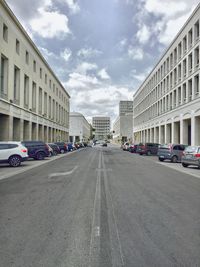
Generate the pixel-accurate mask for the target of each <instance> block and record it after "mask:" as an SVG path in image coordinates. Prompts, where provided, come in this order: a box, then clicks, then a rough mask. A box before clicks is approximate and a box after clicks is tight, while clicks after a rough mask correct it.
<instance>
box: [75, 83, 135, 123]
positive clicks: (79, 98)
mask: <svg viewBox="0 0 200 267" xmlns="http://www.w3.org/2000/svg"><path fill="white" fill-rule="evenodd" d="M132 94H133V93H132V92H130V91H129V89H128V88H126V87H119V86H111V85H110V86H104V85H103V84H99V86H98V87H96V88H95V89H94V90H88V91H76V90H74V91H73V92H72V93H71V97H72V99H73V103H72V110H76V111H81V112H82V113H83V114H88V115H89V114H90V115H91V117H92V116H95V115H106V116H110V117H111V119H114V118H116V116H117V115H118V105H119V101H120V100H122V99H124V100H128V99H129V100H132ZM111 100H112V101H111ZM105 106H106V108H105ZM88 117H89V116H88ZM91 117H90V118H91Z"/></svg>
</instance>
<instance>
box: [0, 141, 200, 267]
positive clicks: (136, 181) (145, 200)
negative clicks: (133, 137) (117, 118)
mask: <svg viewBox="0 0 200 267" xmlns="http://www.w3.org/2000/svg"><path fill="white" fill-rule="evenodd" d="M199 252H200V179H198V178H196V177H193V176H190V175H188V174H187V173H182V172H179V171H177V170H175V169H172V168H168V167H167V166H165V165H161V164H158V162H155V161H154V160H152V158H151V157H145V156H144V157H143V156H139V155H134V154H131V153H128V152H123V151H121V150H120V149H119V148H118V147H114V146H112V145H110V146H109V147H95V148H87V149H83V150H80V151H77V152H76V153H73V154H71V155H66V157H62V158H60V159H58V160H55V161H52V162H50V163H47V164H45V165H41V166H38V167H37V168H34V169H30V170H28V171H26V172H24V173H21V174H17V175H15V176H14V177H10V178H7V179H4V180H1V181H0V266H1V267H33V266H34V267H40V266H41V267H57V266H58V267H66V266H67V267H68V266H69V267H79V266H81V267H88V266H91V267H94V266H95V267H97V266H98V267H111V266H130V267H134V266H135V267H140V266H147V267H155V266H162V267H165V266H200V253H199Z"/></svg>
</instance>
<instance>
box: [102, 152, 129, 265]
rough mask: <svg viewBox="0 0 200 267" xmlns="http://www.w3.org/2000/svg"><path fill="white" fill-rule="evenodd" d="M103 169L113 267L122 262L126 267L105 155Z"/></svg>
mask: <svg viewBox="0 0 200 267" xmlns="http://www.w3.org/2000/svg"><path fill="white" fill-rule="evenodd" d="M102 168H103V170H104V172H103V175H104V183H105V190H106V195H107V196H108V204H109V205H110V207H109V208H108V214H109V228H110V229H109V231H110V235H111V236H110V240H111V246H112V261H113V266H116V265H117V266H120V265H119V263H120V261H121V266H124V265H125V264H124V259H123V253H122V246H121V242H120V237H119V230H118V226H117V220H116V216H115V212H114V205H113V199H112V195H111V193H110V190H109V187H108V175H107V171H106V167H105V161H104V156H103V155H102ZM109 209H111V211H110V212H109ZM117 245H118V246H117ZM117 247H118V248H117ZM115 250H116V251H115ZM119 257H120V258H119Z"/></svg>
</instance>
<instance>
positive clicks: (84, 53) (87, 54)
mask: <svg viewBox="0 0 200 267" xmlns="http://www.w3.org/2000/svg"><path fill="white" fill-rule="evenodd" d="M101 54H102V52H101V51H100V50H97V49H92V48H91V47H89V48H82V49H80V50H79V51H78V52H77V55H78V56H79V57H83V58H91V57H94V56H99V55H101Z"/></svg>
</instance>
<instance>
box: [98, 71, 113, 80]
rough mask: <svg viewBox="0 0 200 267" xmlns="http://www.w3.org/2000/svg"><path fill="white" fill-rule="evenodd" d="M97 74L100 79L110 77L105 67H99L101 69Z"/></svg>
mask: <svg viewBox="0 0 200 267" xmlns="http://www.w3.org/2000/svg"><path fill="white" fill-rule="evenodd" d="M98 76H99V77H100V78H101V79H102V80H109V79H110V76H109V75H108V73H107V71H106V69H101V70H100V71H99V72H98Z"/></svg>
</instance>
